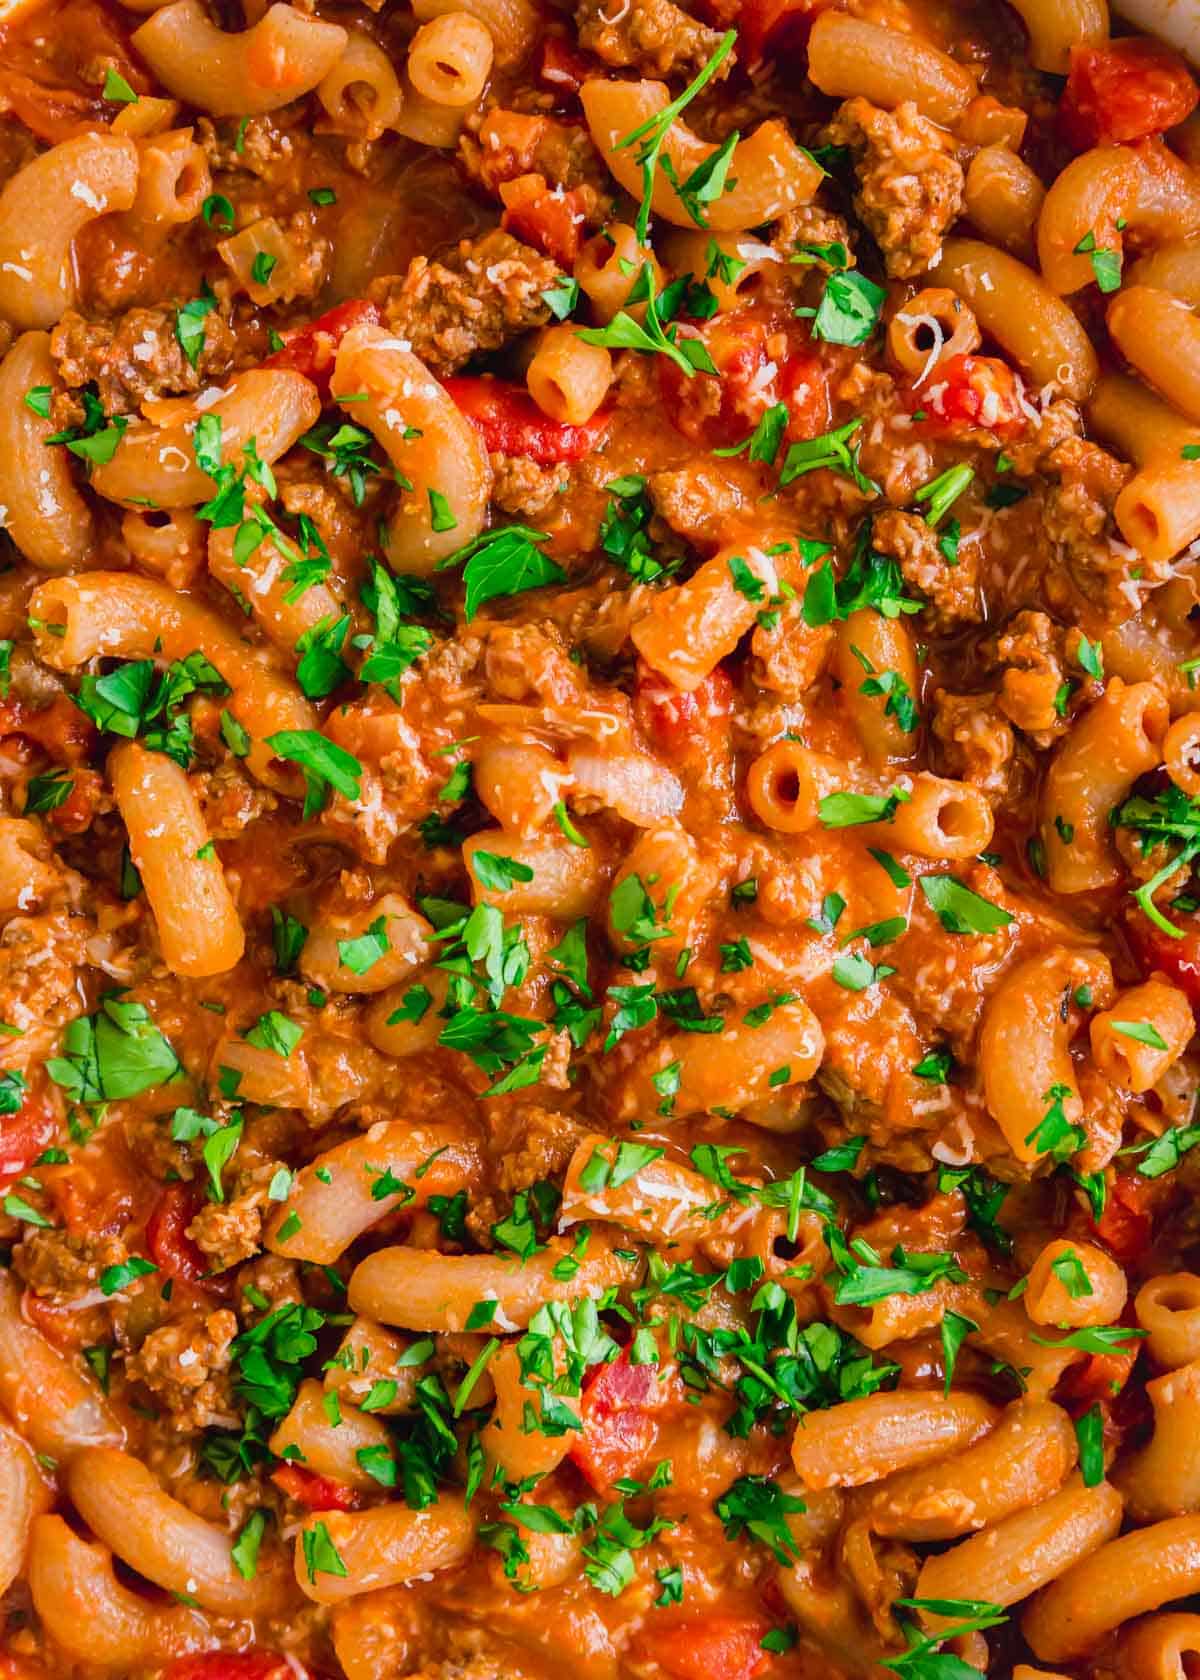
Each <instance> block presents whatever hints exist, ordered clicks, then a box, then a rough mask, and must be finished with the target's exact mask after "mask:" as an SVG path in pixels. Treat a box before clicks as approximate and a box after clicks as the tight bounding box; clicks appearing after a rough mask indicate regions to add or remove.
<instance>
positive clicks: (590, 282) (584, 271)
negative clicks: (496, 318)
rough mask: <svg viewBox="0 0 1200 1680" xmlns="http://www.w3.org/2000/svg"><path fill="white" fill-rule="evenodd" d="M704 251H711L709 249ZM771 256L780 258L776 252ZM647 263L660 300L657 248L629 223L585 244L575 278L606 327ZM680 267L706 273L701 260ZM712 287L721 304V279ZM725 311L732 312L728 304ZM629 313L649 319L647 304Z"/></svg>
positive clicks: (610, 225)
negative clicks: (642, 241)
mask: <svg viewBox="0 0 1200 1680" xmlns="http://www.w3.org/2000/svg"><path fill="white" fill-rule="evenodd" d="M675 237H678V238H680V239H687V238H688V235H687V234H679V235H677V236H675ZM766 248H767V249H769V247H766ZM704 249H707V245H705V246H704ZM701 254H702V253H701ZM771 254H772V256H775V255H776V253H775V252H772V253H771ZM645 263H649V265H650V278H651V280H652V281H653V284H654V293H655V296H657V295H658V293H659V292H660V291H661V290H662V286H663V272H662V269H661V268H660V267H659V263H658V258H657V257H656V255H655V253H654V248H653V246H651V245H648V244H647V245H639V244H638V237H637V229H636V228H634V227H631V226H630V224H629V223H628V222H609V223H608V225H607V227H606V228H605V229H604V231H603V233H594V234H593V235H592V237H591V238H590V239H588V240H585V241H584V243H583V245H582V246H581V247H580V251H579V255H578V256H577V257H576V259H575V278H576V280H578V282H579V289H580V291H581V292H582V293H583V295H584V296H585V297H586V298H587V300H588V302H589V303H590V304H591V306H592V314H593V315H594V316H595V318H596V320H597V321H599V322H600V323H601V325H602V326H607V324H608V322H609V321H611V320H612V318H613V316H614V315H616V314H618V313H619V312H620V311H621V310H622V309H624V308H625V307H626V305H627V303H628V301H629V294H630V292H631V291H632V290H633V282H634V277H635V276H636V275H637V274H638V272H639V271H640V269H641V268H642V266H643V264H645ZM705 264H707V258H705ZM680 266H681V267H682V268H685V269H689V272H691V273H699V272H702V267H701V264H700V261H699V258H698V257H697V260H695V261H693V262H692V264H691V265H690V268H689V264H688V262H687V261H686V259H685V260H684V261H683V262H682V263H681V264H680ZM709 285H710V287H711V288H712V290H713V293H714V295H715V296H716V297H717V300H718V303H720V302H721V297H722V294H721V292H720V290H719V287H720V278H719V276H714V277H713V279H712V280H710V281H709ZM723 307H725V308H728V307H729V304H728V302H726V303H725V304H724V305H723ZM628 312H629V314H631V315H632V316H634V318H635V319H637V320H641V319H642V318H643V317H644V316H645V313H646V306H645V304H644V303H635V304H633V305H632V306H631V307H630V309H629V311H628Z"/></svg>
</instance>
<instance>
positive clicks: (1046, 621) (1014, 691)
mask: <svg viewBox="0 0 1200 1680" xmlns="http://www.w3.org/2000/svg"><path fill="white" fill-rule="evenodd" d="M1064 657H1065V655H1064V651H1063V631H1062V630H1061V629H1060V628H1059V626H1058V625H1056V624H1055V622H1054V620H1053V619H1052V618H1048V617H1047V616H1046V614H1045V613H1040V612H1020V613H1018V614H1017V616H1016V617H1015V618H1014V619H1013V621H1012V624H1011V625H1010V626H1009V628H1008V629H1007V630H1006V631H1005V632H1004V634H1003V635H1002V636H1000V637H998V638H997V641H996V659H997V662H998V663H999V664H1002V665H1005V666H1007V667H1008V668H1007V669H1006V670H1005V672H1004V676H1003V677H1002V678H1001V682H1000V695H999V699H998V701H997V704H998V705H999V707H1000V710H1001V711H1002V712H1003V713H1004V715H1005V717H1007V718H1009V719H1010V720H1011V721H1012V722H1013V723H1015V724H1016V726H1017V728H1018V729H1022V730H1024V732H1025V733H1026V734H1027V735H1032V736H1033V737H1034V740H1035V742H1036V744H1037V745H1038V746H1049V744H1050V742H1051V741H1053V740H1054V738H1055V737H1056V736H1057V735H1061V734H1062V733H1063V731H1064V730H1065V729H1066V728H1067V718H1066V716H1065V711H1066V708H1065V706H1064V707H1063V709H1062V710H1061V711H1060V710H1059V709H1058V708H1057V707H1056V706H1055V700H1056V699H1057V698H1058V696H1059V695H1060V694H1061V693H1062V691H1063V688H1064V685H1065V684H1066V681H1067V674H1066V671H1065V670H1064V668H1063V660H1064Z"/></svg>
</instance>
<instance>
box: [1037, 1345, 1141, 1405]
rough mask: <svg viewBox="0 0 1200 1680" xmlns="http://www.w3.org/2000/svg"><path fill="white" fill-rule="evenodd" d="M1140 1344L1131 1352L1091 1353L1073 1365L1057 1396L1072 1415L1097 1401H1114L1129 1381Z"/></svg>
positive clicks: (1057, 1391)
mask: <svg viewBox="0 0 1200 1680" xmlns="http://www.w3.org/2000/svg"><path fill="white" fill-rule="evenodd" d="M1140 1346H1141V1344H1140V1343H1139V1342H1135V1343H1134V1344H1133V1346H1132V1350H1131V1352H1129V1353H1091V1354H1089V1355H1088V1357H1087V1358H1086V1359H1085V1360H1084V1361H1083V1363H1082V1364H1081V1365H1072V1366H1071V1368H1070V1370H1069V1371H1067V1372H1066V1374H1065V1375H1064V1377H1063V1379H1062V1381H1061V1382H1060V1383H1059V1385H1058V1388H1057V1389H1056V1390H1055V1398H1056V1399H1057V1400H1058V1401H1060V1402H1061V1404H1062V1405H1064V1406H1066V1407H1068V1409H1069V1410H1070V1411H1071V1412H1072V1413H1073V1414H1077V1413H1079V1412H1086V1411H1087V1409H1088V1407H1089V1406H1091V1405H1094V1404H1095V1402H1096V1401H1097V1400H1102V1401H1106V1402H1108V1403H1110V1404H1111V1402H1112V1401H1113V1400H1114V1399H1115V1398H1116V1396H1117V1395H1118V1394H1119V1393H1120V1392H1121V1390H1122V1389H1123V1388H1124V1386H1125V1384H1126V1383H1127V1382H1128V1381H1129V1373H1130V1372H1131V1371H1132V1370H1133V1367H1134V1365H1135V1364H1136V1362H1137V1356H1138V1351H1139V1348H1140Z"/></svg>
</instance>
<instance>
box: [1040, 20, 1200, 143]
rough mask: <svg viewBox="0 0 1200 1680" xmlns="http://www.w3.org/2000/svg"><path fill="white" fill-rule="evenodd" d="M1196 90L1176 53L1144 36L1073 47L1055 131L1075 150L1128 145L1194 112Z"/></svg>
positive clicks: (1198, 97)
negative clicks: (1100, 45) (1096, 45)
mask: <svg viewBox="0 0 1200 1680" xmlns="http://www.w3.org/2000/svg"><path fill="white" fill-rule="evenodd" d="M1197 101H1200V89H1198V88H1197V86H1196V82H1195V78H1194V77H1193V75H1192V73H1191V71H1190V70H1189V69H1188V67H1187V65H1186V64H1185V63H1184V61H1183V59H1182V58H1180V56H1179V54H1178V53H1175V52H1172V51H1171V49H1170V47H1168V46H1164V45H1163V43H1162V42H1161V41H1154V40H1151V39H1150V38H1149V37H1148V36H1141V35H1139V36H1130V37H1129V38H1128V39H1123V40H1118V41H1109V42H1108V43H1107V45H1106V46H1103V47H1074V48H1073V49H1072V51H1071V70H1070V74H1069V75H1068V77H1067V87H1066V92H1065V93H1064V95H1063V100H1062V103H1061V105H1060V106H1059V108H1058V121H1059V131H1060V133H1061V134H1062V137H1063V139H1064V140H1065V141H1066V143H1067V144H1068V145H1069V146H1071V147H1072V148H1073V149H1074V150H1075V151H1079V152H1085V151H1087V150H1088V149H1089V148H1090V147H1092V146H1111V145H1114V144H1124V145H1127V144H1129V142H1130V141H1133V140H1144V139H1145V138H1146V137H1147V135H1150V134H1161V133H1162V132H1163V130H1164V129H1167V128H1174V127H1175V124H1176V123H1181V122H1182V121H1183V120H1184V118H1185V117H1189V116H1190V115H1191V114H1192V112H1193V111H1194V110H1195V109H1196V104H1197Z"/></svg>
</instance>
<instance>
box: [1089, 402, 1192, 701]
mask: <svg viewBox="0 0 1200 1680" xmlns="http://www.w3.org/2000/svg"><path fill="white" fill-rule="evenodd" d="M1088 420H1089V422H1090V424H1091V426H1092V428H1093V430H1094V431H1095V432H1096V433H1097V434H1098V435H1099V436H1100V437H1101V438H1103V439H1104V441H1105V442H1106V443H1109V444H1111V445H1112V446H1113V448H1114V449H1116V450H1118V451H1119V452H1120V453H1121V454H1122V455H1123V456H1124V457H1125V458H1126V459H1127V460H1130V461H1134V462H1136V463H1137V465H1138V467H1139V468H1140V469H1141V470H1140V471H1139V472H1138V473H1136V474H1135V475H1134V477H1133V478H1132V479H1131V480H1130V481H1129V483H1128V484H1127V485H1126V486H1125V488H1124V490H1122V491H1121V494H1120V495H1119V496H1118V497H1117V504H1116V507H1115V508H1114V510H1113V511H1114V515H1115V517H1116V521H1117V528H1118V529H1119V531H1120V533H1121V535H1122V536H1123V537H1124V538H1125V540H1126V542H1128V543H1132V545H1133V546H1134V548H1136V549H1137V551H1138V553H1139V554H1141V555H1143V556H1144V557H1145V558H1146V559H1147V560H1149V561H1152V562H1155V563H1161V562H1164V561H1168V560H1172V559H1174V557H1175V556H1176V555H1177V554H1178V553H1179V552H1180V550H1181V549H1184V548H1187V547H1188V546H1189V545H1190V544H1191V543H1193V542H1194V541H1195V539H1196V538H1197V536H1200V473H1198V472H1197V471H1196V463H1195V461H1194V460H1187V459H1185V458H1184V456H1183V451H1184V450H1185V449H1189V448H1193V447H1195V446H1197V445H1200V426H1197V425H1196V424H1195V422H1193V421H1191V420H1185V419H1184V417H1183V415H1182V414H1179V413H1178V412H1177V411H1176V410H1175V409H1173V408H1172V407H1171V405H1170V404H1169V403H1166V402H1163V400H1162V398H1161V397H1158V396H1155V395H1153V394H1152V393H1151V392H1150V391H1148V390H1147V389H1146V388H1145V386H1144V385H1141V384H1139V383H1138V381H1137V380H1136V379H1127V378H1126V377H1125V376H1124V375H1123V374H1115V373H1111V374H1105V375H1104V377H1103V378H1102V379H1101V380H1100V381H1099V383H1098V384H1097V386H1096V389H1095V391H1094V392H1093V394H1092V400H1091V402H1090V403H1089V404H1088ZM1128 623H1129V624H1130V625H1133V624H1135V623H1136V620H1133V619H1130V620H1129V621H1128ZM1121 628H1122V631H1124V630H1125V629H1126V626H1122V627H1121ZM1108 639H1109V638H1107V637H1106V638H1105V640H1106V642H1107V641H1108ZM1181 709H1183V708H1181Z"/></svg>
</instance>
